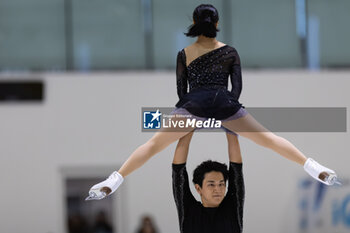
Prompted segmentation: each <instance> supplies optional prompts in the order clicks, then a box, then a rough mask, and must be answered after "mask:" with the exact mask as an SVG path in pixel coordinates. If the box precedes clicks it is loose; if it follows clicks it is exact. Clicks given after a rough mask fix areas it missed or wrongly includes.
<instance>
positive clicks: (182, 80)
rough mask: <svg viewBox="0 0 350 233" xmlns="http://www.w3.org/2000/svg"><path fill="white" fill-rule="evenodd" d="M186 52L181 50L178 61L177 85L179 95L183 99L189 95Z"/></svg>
mask: <svg viewBox="0 0 350 233" xmlns="http://www.w3.org/2000/svg"><path fill="white" fill-rule="evenodd" d="M185 56H186V55H185V51H184V50H181V51H180V52H179V53H178V54H177V61H176V85H177V95H178V96H179V99H181V98H182V97H183V96H184V95H185V94H186V93H187V69H186V57H185Z"/></svg>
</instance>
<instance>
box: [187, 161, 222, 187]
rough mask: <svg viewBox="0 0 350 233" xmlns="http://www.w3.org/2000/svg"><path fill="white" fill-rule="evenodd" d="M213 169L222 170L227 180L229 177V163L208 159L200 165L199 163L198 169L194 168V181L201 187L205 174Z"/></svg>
mask: <svg viewBox="0 0 350 233" xmlns="http://www.w3.org/2000/svg"><path fill="white" fill-rule="evenodd" d="M213 171H215V172H221V173H222V175H223V176H224V180H225V182H226V180H227V178H228V170H227V165H226V164H224V163H219V162H216V161H211V160H207V161H204V162H203V163H201V164H200V165H198V166H197V167H196V169H194V171H193V180H192V181H193V183H194V184H198V185H199V186H200V187H202V184H203V180H204V176H205V174H206V173H209V172H213Z"/></svg>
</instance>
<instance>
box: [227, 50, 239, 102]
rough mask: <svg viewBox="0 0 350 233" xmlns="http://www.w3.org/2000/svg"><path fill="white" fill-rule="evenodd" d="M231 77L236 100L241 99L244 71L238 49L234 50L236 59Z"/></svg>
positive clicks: (232, 91)
mask: <svg viewBox="0 0 350 233" xmlns="http://www.w3.org/2000/svg"><path fill="white" fill-rule="evenodd" d="M230 79H231V86H232V89H231V93H232V94H233V96H234V97H235V99H236V100H238V99H239V96H240V95H241V91H242V71H241V60H240V58H239V55H238V52H237V50H234V60H233V64H232V66H231V71H230Z"/></svg>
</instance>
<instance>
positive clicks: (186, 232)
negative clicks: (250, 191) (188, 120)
mask: <svg viewBox="0 0 350 233" xmlns="http://www.w3.org/2000/svg"><path fill="white" fill-rule="evenodd" d="M226 135H227V138H228V140H229V141H230V143H229V159H230V165H229V171H227V166H226V165H225V164H222V163H218V162H213V161H211V160H208V161H205V162H203V163H202V164H200V165H199V166H198V167H197V168H196V169H195V170H194V173H193V183H194V185H195V188H196V191H197V192H198V194H199V195H200V197H201V202H199V201H197V200H196V199H195V198H194V197H193V195H192V193H191V191H190V187H189V182H188V175H187V171H186V161H187V155H188V149H189V144H190V141H191V137H192V133H190V134H188V135H186V136H185V137H183V138H181V139H180V140H179V142H178V144H177V147H176V150H175V154H174V159H173V164H172V169H173V174H172V178H173V193H174V199H175V203H176V207H177V211H178V216H179V224H180V231H181V233H241V232H242V229H243V204H244V179H243V174H242V157H241V152H240V147H239V142H238V139H237V136H235V135H233V134H226ZM227 180H228V189H227V193H226V195H225V192H226V181H227Z"/></svg>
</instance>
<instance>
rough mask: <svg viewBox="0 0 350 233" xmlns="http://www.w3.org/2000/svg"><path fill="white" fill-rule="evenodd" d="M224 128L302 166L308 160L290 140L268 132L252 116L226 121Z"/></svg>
mask: <svg viewBox="0 0 350 233" xmlns="http://www.w3.org/2000/svg"><path fill="white" fill-rule="evenodd" d="M222 124H223V126H224V127H226V128H228V129H230V130H231V131H233V132H235V133H237V134H239V135H241V136H243V137H246V138H249V139H251V140H252V141H254V142H255V143H257V144H259V145H261V146H264V147H267V148H270V149H272V150H273V151H275V152H277V153H278V154H280V155H282V156H283V157H285V158H287V159H289V160H292V161H294V162H296V163H298V164H300V165H304V163H305V162H306V160H307V158H306V157H305V155H304V154H303V153H302V152H301V151H300V150H298V149H297V148H296V147H295V146H294V145H293V144H292V143H290V142H289V141H288V140H286V139H284V138H282V137H280V136H277V135H275V134H274V133H272V132H270V131H268V130H267V129H266V128H264V127H263V126H262V125H261V124H260V123H259V122H257V121H256V120H255V119H254V118H253V117H252V116H251V115H250V114H247V115H246V116H244V117H241V118H239V119H237V120H231V121H226V122H223V123H222Z"/></svg>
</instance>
